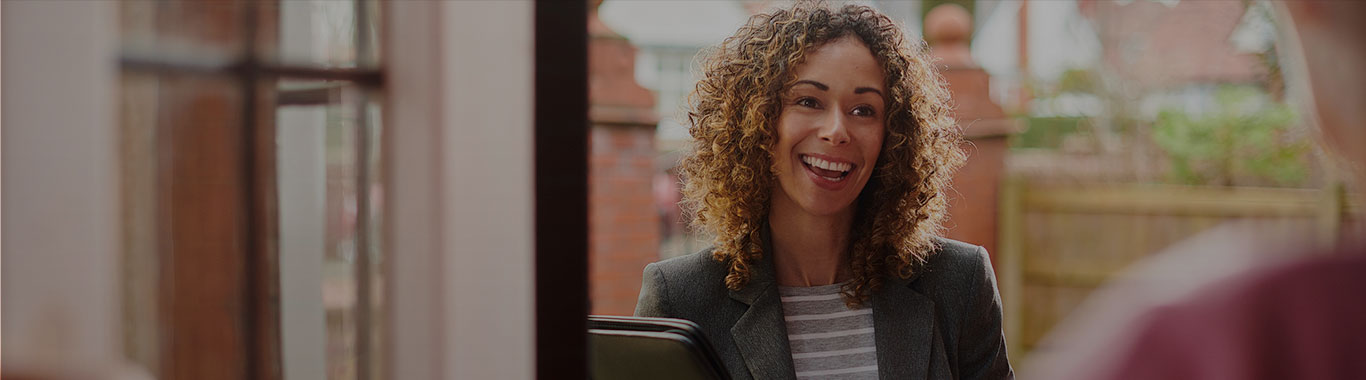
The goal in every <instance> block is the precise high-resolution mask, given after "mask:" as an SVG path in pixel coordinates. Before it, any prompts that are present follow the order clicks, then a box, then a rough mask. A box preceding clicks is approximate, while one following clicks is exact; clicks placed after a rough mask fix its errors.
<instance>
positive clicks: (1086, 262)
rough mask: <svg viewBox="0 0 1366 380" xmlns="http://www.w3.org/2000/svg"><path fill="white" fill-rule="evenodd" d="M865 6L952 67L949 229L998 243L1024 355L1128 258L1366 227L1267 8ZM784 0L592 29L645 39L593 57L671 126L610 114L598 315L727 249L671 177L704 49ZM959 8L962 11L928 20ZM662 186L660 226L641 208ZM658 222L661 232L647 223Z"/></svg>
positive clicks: (1326, 238)
mask: <svg viewBox="0 0 1366 380" xmlns="http://www.w3.org/2000/svg"><path fill="white" fill-rule="evenodd" d="M863 3H864V4H870V5H872V6H874V7H876V8H878V9H879V10H881V11H882V12H884V13H886V14H887V15H889V16H891V17H892V18H894V19H896V20H897V21H900V22H901V23H902V24H903V25H904V26H905V28H906V32H907V34H908V35H910V36H911V37H912V38H913V39H916V40H918V39H921V38H924V39H925V40H926V41H927V42H928V43H929V45H930V46H931V48H932V50H933V52H934V54H935V55H936V56H938V57H939V58H940V59H941V61H940V65H941V67H942V68H944V70H945V71H944V72H943V75H944V77H945V78H946V79H947V80H948V82H949V84H950V90H951V91H952V92H953V97H954V100H955V102H956V103H957V107H958V108H957V118H958V120H959V123H960V125H961V126H962V127H963V128H964V133H965V135H966V136H967V137H968V139H969V143H968V144H966V145H965V146H964V148H965V149H967V150H968V151H969V154H970V158H969V163H968V164H967V166H966V167H965V168H963V170H961V171H960V173H959V174H958V176H957V177H956V178H955V191H954V192H953V193H951V194H949V196H950V198H951V199H952V210H951V213H952V215H951V220H950V221H949V222H948V223H946V226H947V231H946V234H947V236H948V237H951V238H955V239H959V240H964V241H968V242H971V243H974V244H980V245H983V246H985V247H986V248H987V249H988V251H989V252H991V253H992V260H993V263H994V265H995V269H996V271H997V275H998V277H999V278H1000V279H1001V291H1002V296H1003V297H1004V298H1003V299H1004V301H1005V302H1006V305H1007V307H1006V310H1005V311H1006V324H1007V328H1006V333H1007V341H1008V342H1010V349H1011V354H1012V357H1013V358H1016V359H1019V358H1023V357H1025V356H1027V355H1028V354H1030V353H1031V352H1033V351H1035V350H1039V349H1045V350H1046V349H1047V347H1040V346H1039V343H1040V340H1041V338H1043V337H1044V336H1045V335H1046V334H1047V333H1048V332H1049V331H1050V330H1052V328H1053V327H1054V326H1055V325H1056V324H1057V323H1058V322H1059V321H1060V320H1061V319H1062V318H1063V317H1065V316H1066V315H1068V313H1069V312H1071V311H1072V310H1073V309H1074V308H1075V307H1076V306H1077V305H1078V303H1080V302H1081V301H1082V300H1083V299H1084V298H1085V297H1086V296H1087V295H1088V294H1089V292H1090V291H1091V290H1092V289H1095V288H1096V287H1097V286H1099V285H1101V284H1103V283H1105V282H1106V281H1107V280H1108V279H1110V278H1112V277H1113V276H1115V275H1116V274H1118V273H1119V272H1121V271H1122V270H1123V269H1125V268H1126V267H1127V266H1129V265H1130V264H1132V263H1134V262H1136V261H1138V260H1140V259H1142V258H1144V257H1148V256H1151V255H1153V254H1155V253H1158V252H1160V251H1162V250H1163V249H1165V248H1167V247H1169V246H1171V245H1172V244H1174V243H1176V242H1179V241H1181V240H1182V239H1185V238H1188V237H1191V236H1193V235H1196V234H1199V233H1200V232H1202V231H1205V230H1207V229H1209V228H1211V227H1214V226H1216V225H1220V224H1224V223H1228V222H1235V221H1244V222H1246V221H1255V222H1256V223H1249V224H1255V225H1259V226H1263V228H1270V229H1275V230H1283V229H1284V230H1291V229H1293V230H1299V231H1304V230H1309V231H1316V232H1315V233H1316V234H1318V235H1319V237H1320V239H1321V241H1323V242H1331V241H1334V240H1335V239H1336V238H1337V236H1338V235H1339V234H1340V231H1343V230H1351V229H1353V228H1360V227H1353V225H1360V224H1362V222H1363V220H1362V205H1361V204H1358V203H1353V202H1352V201H1351V200H1350V199H1351V197H1349V196H1347V194H1348V193H1349V192H1360V191H1361V190H1362V189H1349V188H1346V187H1345V186H1346V185H1345V178H1343V176H1344V175H1346V174H1345V173H1343V171H1341V170H1339V169H1337V168H1335V167H1334V162H1332V160H1331V159H1330V158H1329V157H1327V156H1325V155H1324V152H1322V151H1321V150H1320V148H1319V147H1318V146H1317V145H1316V142H1315V140H1314V139H1315V133H1316V132H1315V130H1314V129H1313V128H1312V126H1310V125H1307V124H1306V119H1305V118H1303V117H1301V115H1300V114H1299V112H1298V110H1297V108H1296V106H1295V105H1296V103H1297V102H1300V101H1302V100H1301V99H1296V98H1295V96H1296V95H1295V94H1289V93H1287V92H1288V91H1287V85H1286V80H1287V78H1285V76H1284V75H1283V70H1282V62H1281V59H1283V58H1282V55H1281V52H1280V51H1279V49H1282V47H1281V46H1282V45H1283V44H1282V43H1281V38H1282V37H1281V34H1280V31H1279V29H1278V28H1280V27H1281V26H1280V25H1277V20H1276V18H1275V17H1274V14H1273V7H1272V4H1271V3H1270V2H1268V1H1240V0H1215V1H1190V0H1184V1H1179V0H1156V1H1155V0H1118V1H1117V0H976V1H973V0H964V1H935V0H919V1H917V0H911V1H907V0H887V1H867V2H863ZM775 4H782V3H781V2H768V1H741V0H737V1H695V2H694V1H629V0H626V1H621V0H606V1H604V2H603V3H602V5H601V6H599V7H598V9H597V18H598V20H600V21H601V23H602V24H603V26H604V27H605V28H607V29H610V32H608V31H605V30H603V31H595V33H594V34H593V35H592V36H590V38H591V40H590V44H594V45H595V46H609V45H610V46H616V45H626V44H629V45H631V46H633V47H634V48H635V49H634V51H629V50H628V49H625V48H622V49H617V50H612V51H610V52H609V51H606V50H594V51H593V54H594V55H593V56H592V57H591V58H592V59H597V60H598V61H595V62H605V61H626V60H630V59H634V61H635V62H634V63H635V66H634V68H635V69H634V75H633V78H634V80H635V83H637V84H638V85H639V86H641V87H644V88H645V89H648V90H649V92H650V94H652V95H653V97H654V100H655V101H654V102H653V103H652V104H643V102H642V104H641V105H640V106H641V107H645V106H650V107H652V108H653V110H654V111H655V112H656V113H657V115H658V116H659V119H658V123H657V124H654V125H645V124H648V123H642V125H641V126H640V127H639V128H623V127H621V126H617V125H604V123H596V124H595V125H594V130H593V136H594V140H593V143H594V144H593V152H594V156H593V161H592V165H593V166H592V168H593V170H594V171H593V172H592V182H591V183H592V184H593V185H594V187H593V195H594V198H592V199H593V202H592V203H591V205H592V211H593V212H594V214H593V218H594V219H593V223H594V224H593V227H594V229H593V230H592V238H593V243H594V244H593V245H592V246H591V254H592V255H593V257H592V261H591V264H592V265H593V267H592V268H593V269H592V277H591V279H592V281H593V282H592V293H591V295H592V298H593V312H595V313H603V314H629V313H630V312H631V311H632V308H633V306H634V301H635V295H636V291H637V288H638V283H639V273H638V272H639V269H638V268H640V267H642V266H643V265H644V264H645V263H648V262H652V261H655V260H658V259H662V258H668V257H673V256H678V255H683V254H689V253H692V252H696V251H698V250H700V249H702V248H705V247H707V246H708V245H709V244H710V242H709V240H708V237H707V236H700V235H699V234H698V233H695V232H694V231H691V230H690V229H689V228H688V227H687V225H686V223H685V222H684V220H683V217H682V216H681V215H680V210H679V208H678V206H677V201H678V200H679V198H680V195H679V178H678V177H677V176H676V175H675V174H674V171H673V169H674V167H675V165H676V164H677V161H678V159H679V158H680V157H681V155H682V154H683V152H684V151H685V149H687V144H688V142H689V136H688V133H687V117H686V110H687V105H688V100H687V96H688V93H689V91H691V90H692V87H693V84H694V83H695V81H696V80H697V78H698V66H697V65H696V56H697V54H698V53H699V52H700V51H702V49H705V48H706V47H708V46H710V45H714V44H716V43H718V42H719V41H721V40H722V39H724V38H725V37H726V36H728V35H730V34H731V33H733V32H734V31H735V30H736V29H737V28H739V26H740V25H742V24H743V23H744V22H745V20H746V19H747V18H748V17H749V16H751V15H753V14H755V13H758V12H762V11H764V10H765V9H768V8H769V7H772V6H775ZM945 4H951V5H950V6H958V7H961V8H959V9H961V11H958V10H947V9H944V10H940V11H937V12H933V13H932V12H931V11H932V10H934V9H935V8H936V7H938V6H941V5H945ZM590 22H591V21H590ZM622 38H624V39H625V41H622V40H621V39H622ZM614 75H616V76H621V77H625V76H627V73H626V72H624V71H616V73H615V74H614ZM620 80H621V81H623V82H624V81H627V80H629V79H626V78H621V79H620ZM619 91H621V93H628V92H629V91H638V90H634V89H632V90H627V89H624V88H623V89H621V90H619ZM606 97H607V94H603V96H602V97H596V98H595V99H603V98H606ZM627 141H630V143H629V144H628V143H626V142H627ZM649 144H652V145H649ZM647 153H649V154H653V167H652V168H647V167H646V166H645V164H644V162H646V161H644V160H643V158H645V157H644V155H645V154H647ZM628 160H641V161H628ZM626 162H639V165H634V166H628V165H625V164H624V163H626ZM632 171H634V173H628V172H632ZM647 171H648V173H647ZM647 174H648V176H652V177H653V179H649V178H647ZM627 178H633V182H631V183H632V184H633V185H631V186H623V185H625V184H626V183H625V182H624V181H625V179H627ZM647 181H648V183H649V184H648V185H647ZM632 189H635V190H634V192H632V191H633V190H632ZM646 191H651V192H653V199H654V202H655V205H656V206H655V209H656V211H655V212H656V214H657V215H658V216H657V217H656V216H653V215H647V214H645V212H644V211H643V209H644V207H643V206H644V202H645V200H644V199H640V200H639V201H638V202H639V203H636V201H633V200H635V199H639V198H638V197H643V195H644V194H645V192H646ZM649 222H654V223H657V224H658V225H659V228H658V229H657V231H648V230H645V229H643V228H641V225H642V224H645V223H649ZM656 247H657V248H656Z"/></svg>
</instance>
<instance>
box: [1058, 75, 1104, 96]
mask: <svg viewBox="0 0 1366 380" xmlns="http://www.w3.org/2000/svg"><path fill="white" fill-rule="evenodd" d="M1099 82H1100V80H1099V79H1097V78H1096V73H1095V72H1093V71H1091V70H1087V69H1067V70H1066V71H1063V72H1062V75H1061V76H1059V77H1058V88H1057V92H1058V93H1069V92H1071V93H1083V94H1095V93H1097V92H1098V91H1099V87H1100V85H1099Z"/></svg>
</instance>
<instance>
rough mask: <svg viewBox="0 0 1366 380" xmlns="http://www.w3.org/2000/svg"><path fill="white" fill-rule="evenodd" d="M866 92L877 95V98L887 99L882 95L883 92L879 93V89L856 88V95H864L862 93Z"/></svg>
mask: <svg viewBox="0 0 1366 380" xmlns="http://www.w3.org/2000/svg"><path fill="white" fill-rule="evenodd" d="M865 92H872V93H876V94H877V96H882V97H886V96H884V95H882V91H878V89H876V88H872V87H859V88H855V89H854V93H855V94H862V93H865Z"/></svg>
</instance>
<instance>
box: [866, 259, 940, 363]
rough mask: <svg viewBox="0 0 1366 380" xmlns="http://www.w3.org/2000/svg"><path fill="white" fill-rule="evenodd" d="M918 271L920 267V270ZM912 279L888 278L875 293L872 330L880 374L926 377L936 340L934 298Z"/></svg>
mask: <svg viewBox="0 0 1366 380" xmlns="http://www.w3.org/2000/svg"><path fill="white" fill-rule="evenodd" d="M917 272H918V271H917ZM912 280H914V276H913V277H912V278H911V279H910V280H903V279H899V278H895V277H892V278H888V279H887V281H886V282H884V283H883V286H882V290H879V291H878V292H877V293H875V294H873V331H874V334H876V335H874V337H873V339H874V342H875V343H876V344H877V368H878V377H879V378H883V379H924V378H927V376H928V375H929V364H930V358H932V357H933V355H934V352H933V349H934V347H936V346H937V345H936V344H935V343H936V341H935V338H934V330H935V329H936V326H935V320H934V301H932V300H930V298H929V297H926V296H925V295H923V294H920V292H917V291H916V290H915V289H912V288H911V282H912Z"/></svg>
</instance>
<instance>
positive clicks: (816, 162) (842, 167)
mask: <svg viewBox="0 0 1366 380" xmlns="http://www.w3.org/2000/svg"><path fill="white" fill-rule="evenodd" d="M802 162H805V163H807V164H809V165H811V166H815V167H818V168H821V169H825V170H833V171H837V172H847V171H849V169H853V168H854V165H853V164H850V163H845V162H830V161H826V160H822V159H819V158H816V157H811V156H802Z"/></svg>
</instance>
